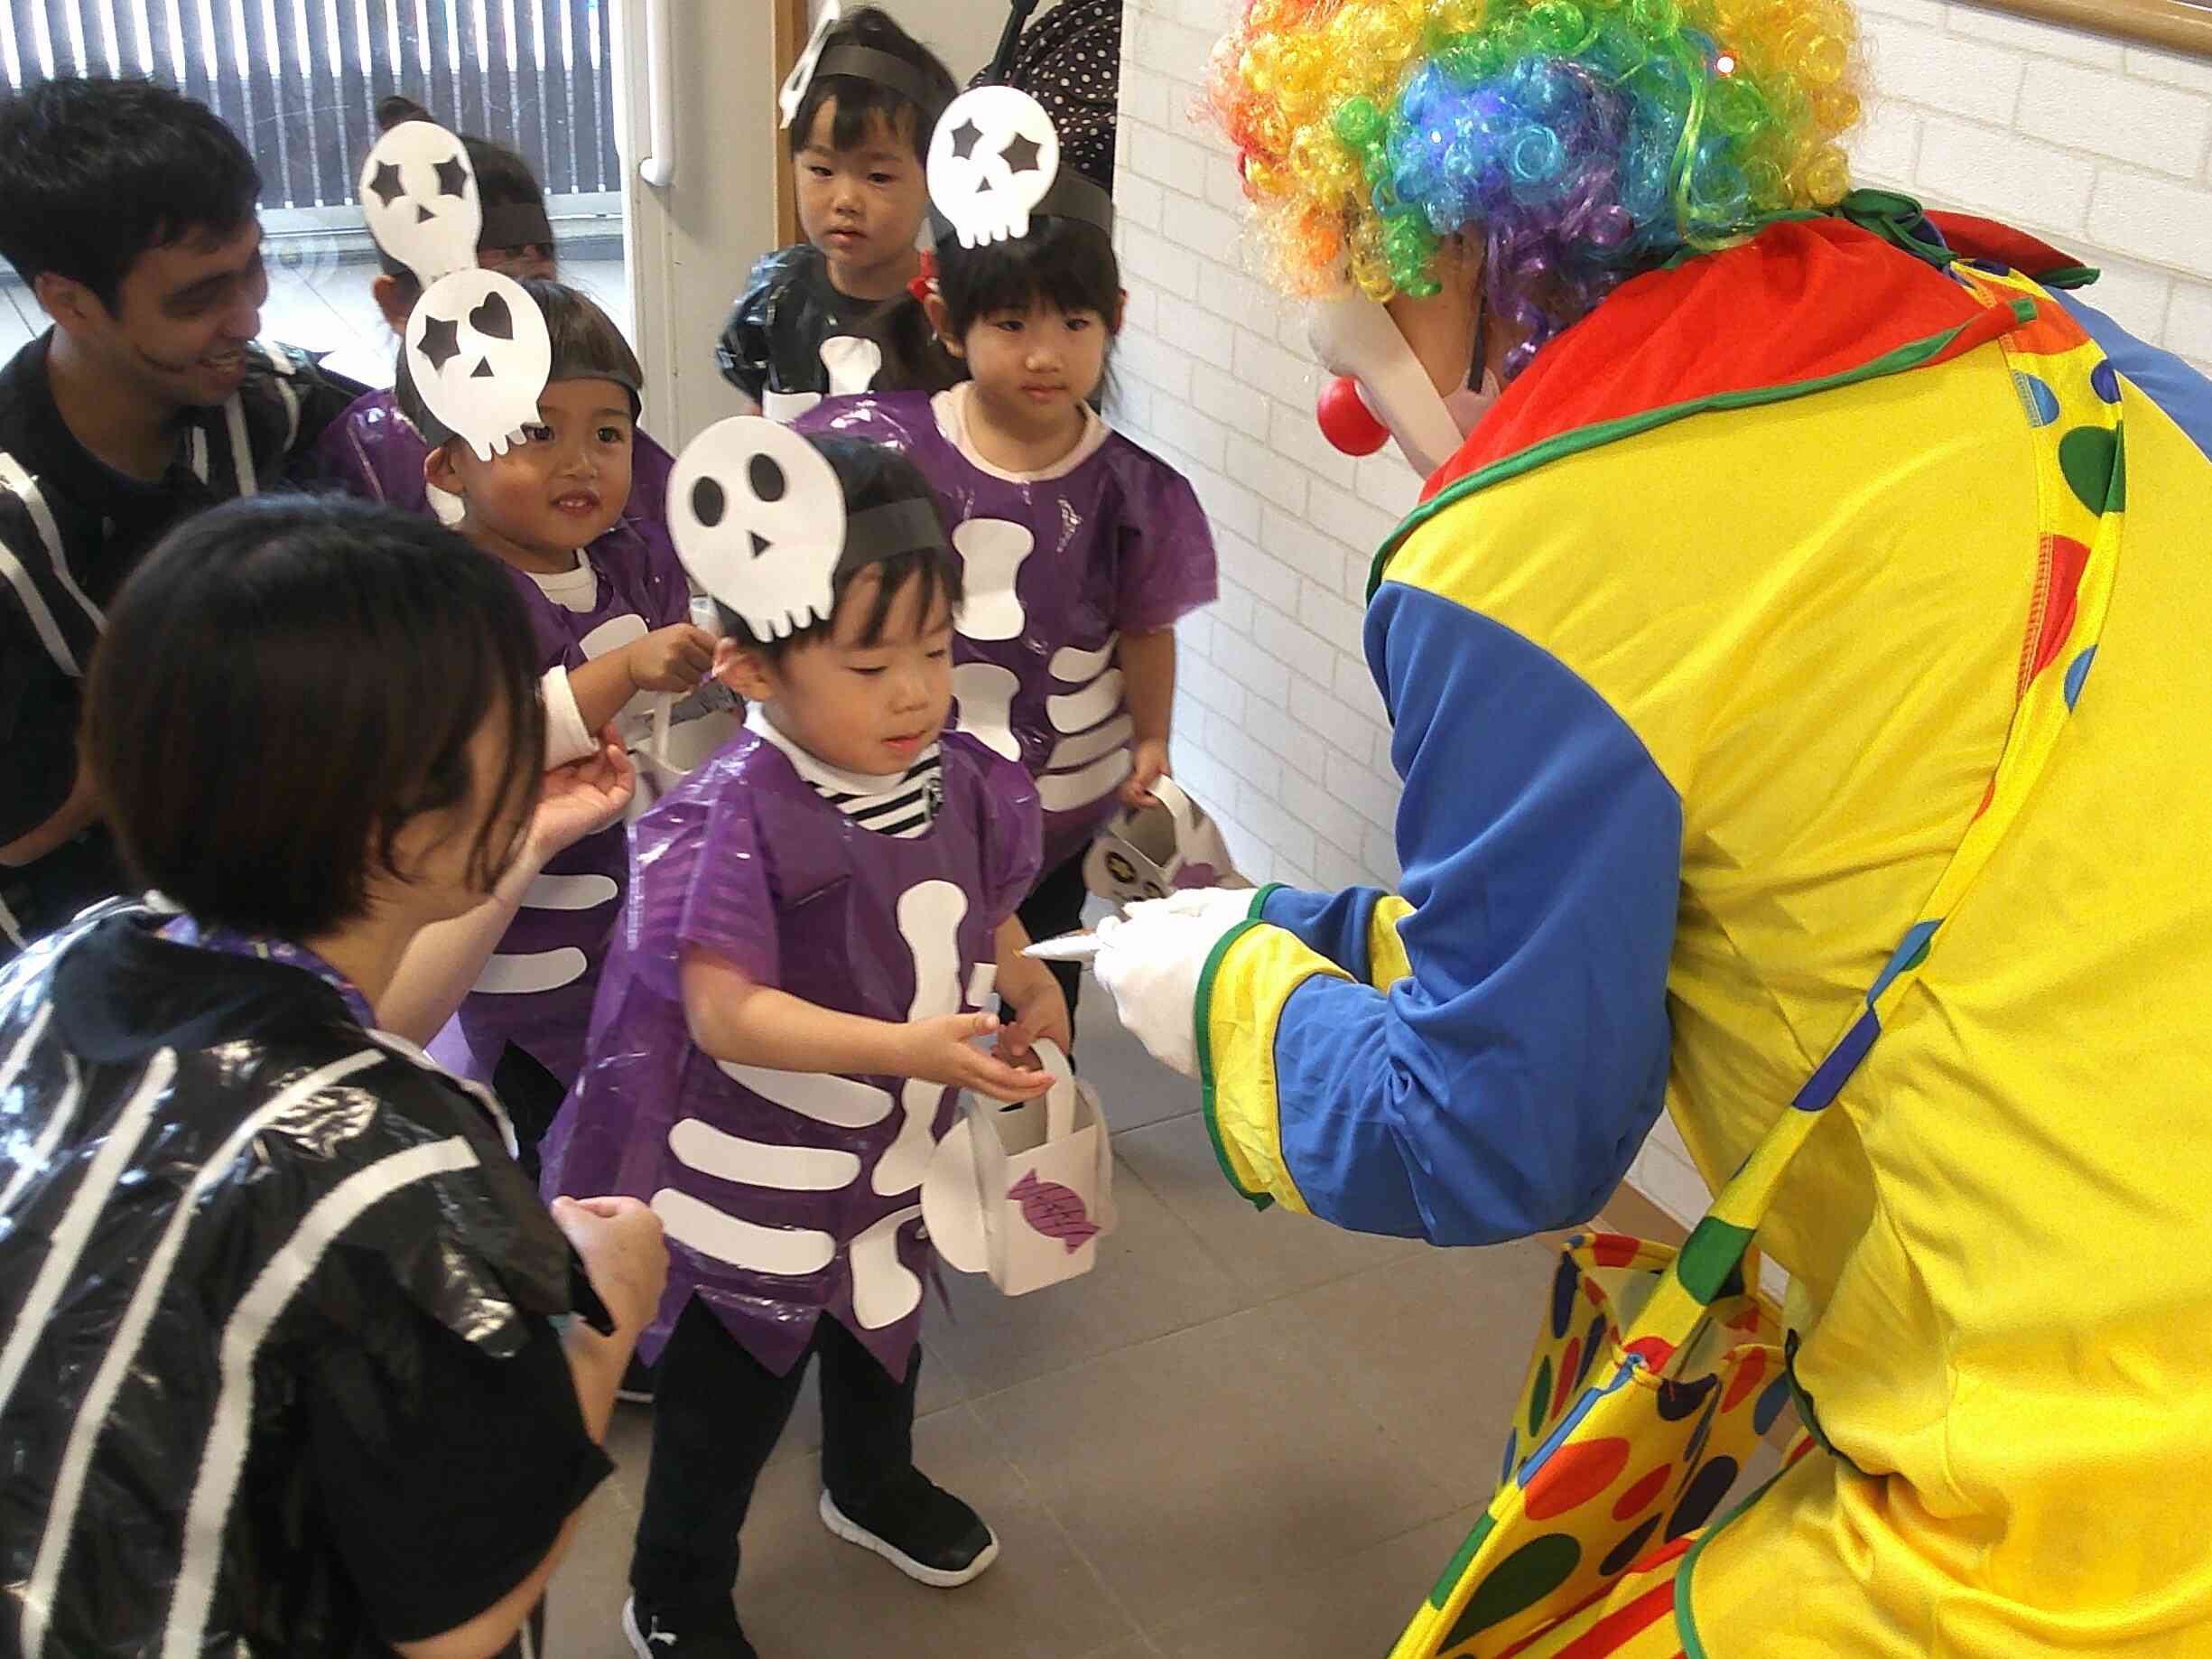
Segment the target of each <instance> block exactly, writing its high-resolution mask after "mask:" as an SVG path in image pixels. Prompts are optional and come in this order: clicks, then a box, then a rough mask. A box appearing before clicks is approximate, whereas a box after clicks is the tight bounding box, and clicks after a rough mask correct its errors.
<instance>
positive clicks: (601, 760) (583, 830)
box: [529, 726, 637, 866]
mask: <svg viewBox="0 0 2212 1659" xmlns="http://www.w3.org/2000/svg"><path fill="white" fill-rule="evenodd" d="M636 794H637V768H636V767H635V766H633V765H632V764H631V763H630V758H629V756H628V755H627V753H626V752H625V751H624V750H623V748H622V742H621V740H620V739H618V738H617V737H616V736H615V732H614V728H613V727H612V726H609V727H608V728H607V729H606V730H605V731H603V732H600V733H599V751H598V752H597V753H596V754H591V755H587V756H585V757H584V759H582V760H577V761H574V762H572V763H571V764H570V765H567V766H560V767H555V768H554V769H553V770H552V771H550V772H548V773H546V774H545V791H544V794H543V795H542V796H541V797H539V798H538V806H537V813H536V816H534V817H533V818H532V819H531V820H530V831H529V842H530V852H531V854H532V856H533V858H534V860H535V861H536V862H537V863H538V864H540V865H541V866H542V865H543V864H544V862H545V861H546V860H547V859H549V858H551V857H553V854H554V853H559V852H562V851H564V850H565V849H567V848H569V847H572V846H574V845H575V844H576V843H578V842H580V841H581V840H582V839H583V838H584V837H585V836H586V835H589V834H592V832H594V831H595V830H601V829H605V828H606V827H607V825H609V824H612V823H613V822H614V821H615V820H616V819H617V818H619V817H620V816H622V814H623V812H624V811H625V810H626V809H627V807H628V806H629V804H630V797H632V796H634V795H636Z"/></svg>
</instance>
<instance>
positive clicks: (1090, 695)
mask: <svg viewBox="0 0 2212 1659" xmlns="http://www.w3.org/2000/svg"><path fill="white" fill-rule="evenodd" d="M971 390H972V387H970V386H965V385H963V386H960V387H954V388H953V390H951V391H949V392H941V393H939V394H937V395H936V396H935V397H934V398H933V397H930V396H927V395H925V394H923V393H919V392H884V393H875V392H871V393H867V394H864V395H862V396H857V397H833V398H831V399H830V400H829V401H828V402H826V403H824V404H823V405H820V406H819V407H818V408H815V409H813V410H811V411H809V412H808V413H807V414H805V415H802V416H800V418H799V419H798V420H797V421H795V422H794V423H793V424H794V425H795V427H796V428H797V430H799V431H801V432H809V433H837V434H839V435H841V436H844V437H854V438H867V439H872V440H874V441H875V442H877V443H888V444H891V445H892V446H894V447H895V448H897V449H899V450H901V451H903V452H905V453H906V456H907V457H908V458H909V459H910V460H912V461H914V463H915V466H916V467H918V468H919V469H920V470H921V471H922V475H923V476H924V477H925V478H926V479H928V480H929V481H930V484H931V486H932V488H934V489H935V490H936V492H937V499H938V501H939V503H940V504H941V505H942V506H943V508H944V514H945V520H946V522H947V523H948V524H950V525H951V526H953V546H954V547H955V548H957V549H958V550H959V552H960V555H961V559H962V564H963V566H964V568H965V579H966V586H967V602H966V604H965V605H964V606H963V607H962V611H961V615H960V618H959V620H958V624H957V626H958V628H959V630H960V632H959V638H958V639H957V641H956V642H955V646H954V649H953V657H954V661H955V663H956V665H957V666H956V667H955V668H954V671H953V692H954V694H955V695H956V696H957V697H958V698H959V710H958V722H959V725H960V728H961V730H962V731H964V732H972V733H973V734H974V735H975V736H976V737H977V738H979V739H981V741H983V742H984V743H985V744H987V745H989V746H990V748H992V749H994V750H997V751H998V752H999V753H1000V754H1002V755H1005V756H1006V757H1007V758H1008V759H1009V760H1020V761H1021V763H1022V764H1023V765H1024V766H1025V767H1027V769H1029V773H1030V775H1031V776H1032V777H1033V778H1036V784H1037V795H1038V797H1039V799H1040V801H1041V802H1042V804H1043V806H1044V811H1045V863H1044V867H1045V868H1046V869H1047V870H1054V869H1057V868H1058V867H1059V866H1060V865H1061V864H1063V863H1064V862H1066V861H1067V860H1069V859H1071V858H1073V857H1075V856H1077V855H1079V854H1080V853H1082V852H1083V850H1084V848H1085V847H1087V846H1088V845H1089V844H1090V842H1091V838H1092V836H1093V835H1094V834H1097V832H1098V830H1099V827H1100V825H1102V824H1104V823H1105V821H1106V820H1107V819H1108V818H1109V817H1111V816H1112V815H1113V812H1114V808H1115V806H1116V798H1115V795H1114V790H1115V788H1116V786H1118V785H1119V784H1120V782H1121V780H1122V779H1123V778H1126V777H1128V776H1129V767H1130V760H1129V748H1130V742H1131V740H1132V738H1133V736H1134V729H1133V727H1132V725H1131V722H1130V720H1129V705H1128V701H1127V698H1126V697H1125V696H1124V694H1123V686H1122V678H1121V670H1120V667H1118V666H1116V661H1115V657H1116V653H1115V647H1116V645H1117V644H1118V642H1119V641H1120V637H1121V635H1123V634H1125V633H1129V634H1141V633H1150V632H1153V631H1154V630H1156V629H1162V628H1166V627H1169V626H1171V625H1172V624H1174V623H1175V622H1176V620H1179V619H1180V618H1182V617H1184V616H1185V615H1187V614H1188V613H1189V612H1191V611H1193V610H1196V609H1197V608H1198V607H1199V606H1201V605H1204V604H1208V603H1210V602H1212V601H1213V598H1214V592H1215V578H1214V560H1213V533H1212V532H1211V531H1210V530H1209V529H1208V528H1207V526H1206V516H1205V512H1204V509H1203V508H1201V507H1200V506H1199V505H1198V498H1197V496H1196V495H1195V494H1194V492H1193V491H1192V489H1191V487H1190V483H1189V480H1186V479H1185V478H1184V476H1183V475H1182V474H1181V473H1180V472H1177V471H1176V470H1175V469H1174V468H1173V467H1171V466H1169V465H1168V464H1167V463H1166V461H1162V460H1160V459H1159V458H1158V457H1157V456H1156V455H1154V454H1152V453H1151V452H1148V451H1147V450H1145V449H1143V448H1141V447H1140V446H1139V445H1138V444H1135V443H1130V442H1129V439H1127V438H1125V437H1123V436H1121V435H1120V433H1116V432H1114V431H1112V430H1111V428H1110V427H1108V426H1107V425H1106V424H1105V423H1103V422H1102V421H1100V420H1098V419H1097V417H1096V416H1094V415H1093V416H1091V417H1090V424H1089V426H1088V428H1087V429H1086V431H1085V433H1084V435H1083V439H1082V440H1081V441H1080V442H1079V443H1077V444H1076V446H1075V448H1074V450H1073V452H1071V453H1070V454H1069V455H1068V457H1067V458H1066V459H1065V460H1064V461H1061V462H1060V463H1059V464H1058V465H1056V466H1054V467H1049V468H1046V469H1045V470H1044V471H1039V472H1035V473H1030V474H1027V475H1022V474H1016V473H1009V472H1006V471H1000V470H999V469H998V468H995V467H992V466H991V465H990V464H989V463H988V462H986V461H983V460H982V459H981V457H980V456H978V455H977V454H976V453H975V452H974V448H973V446H972V444H971V443H968V442H967V441H966V439H965V436H964V431H965V428H964V422H963V413H962V412H963V410H964V409H965V406H966V401H967V398H968V397H969V396H970V395H971Z"/></svg>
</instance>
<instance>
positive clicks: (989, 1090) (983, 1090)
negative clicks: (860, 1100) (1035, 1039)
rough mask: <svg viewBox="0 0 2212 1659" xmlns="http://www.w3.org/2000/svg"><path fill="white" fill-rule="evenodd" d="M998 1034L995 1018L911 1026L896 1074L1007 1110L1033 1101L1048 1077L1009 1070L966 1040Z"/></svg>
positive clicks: (962, 1017)
mask: <svg viewBox="0 0 2212 1659" xmlns="http://www.w3.org/2000/svg"><path fill="white" fill-rule="evenodd" d="M998 1029H999V1016H998V1015H996V1014H941V1015H939V1016H938V1017H937V1018H936V1019H934V1020H916V1021H913V1022H912V1023H910V1024H909V1025H908V1026H907V1027H906V1037H905V1039H904V1041H903V1043H902V1044H901V1058H902V1060H903V1062H904V1064H903V1065H902V1066H901V1067H900V1070H901V1071H902V1073H903V1074H904V1075H905V1076H909V1077H921V1078H923V1079H925V1080H926V1081H928V1082H931V1083H946V1084H950V1085H952V1086H953V1087H955V1088H963V1089H972V1090H973V1091H975V1093H977V1094H979V1095H990V1097H991V1098H992V1099H993V1100H1002V1101H1005V1102H1006V1103H1007V1104H1008V1105H1014V1104H1019V1103H1020V1102H1022V1101H1025V1100H1035V1099H1036V1097H1037V1096H1038V1095H1042V1094H1044V1093H1046V1091H1047V1090H1048V1089H1050V1088H1051V1087H1052V1079H1051V1077H1049V1076H1046V1074H1045V1073H1043V1072H1041V1071H1022V1070H1020V1069H1018V1067H1013V1066H1009V1065H1008V1064H1007V1063H1006V1062H1005V1061H1004V1060H1002V1059H999V1058H998V1057H997V1056H996V1055H990V1054H986V1053H984V1052H983V1051H982V1050H981V1049H978V1048H975V1047H973V1046H972V1045H971V1042H970V1040H969V1039H971V1038H976V1037H988V1036H990V1034H991V1033H992V1032H993V1031H996V1030H998Z"/></svg>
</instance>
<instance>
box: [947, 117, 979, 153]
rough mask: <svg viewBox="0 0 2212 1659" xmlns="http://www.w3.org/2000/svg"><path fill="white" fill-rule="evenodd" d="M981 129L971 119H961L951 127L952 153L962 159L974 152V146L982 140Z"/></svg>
mask: <svg viewBox="0 0 2212 1659" xmlns="http://www.w3.org/2000/svg"><path fill="white" fill-rule="evenodd" d="M982 138H983V129H982V128H981V127H980V126H977V125H976V124H975V123H974V122H973V121H962V123H961V124H960V125H959V126H956V127H954V128H953V154H955V155H957V156H959V157H960V159H961V160H962V161H963V162H964V161H967V160H968V159H970V158H971V156H973V155H974V154H975V146H976V145H977V144H980V143H981V142H982Z"/></svg>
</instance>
